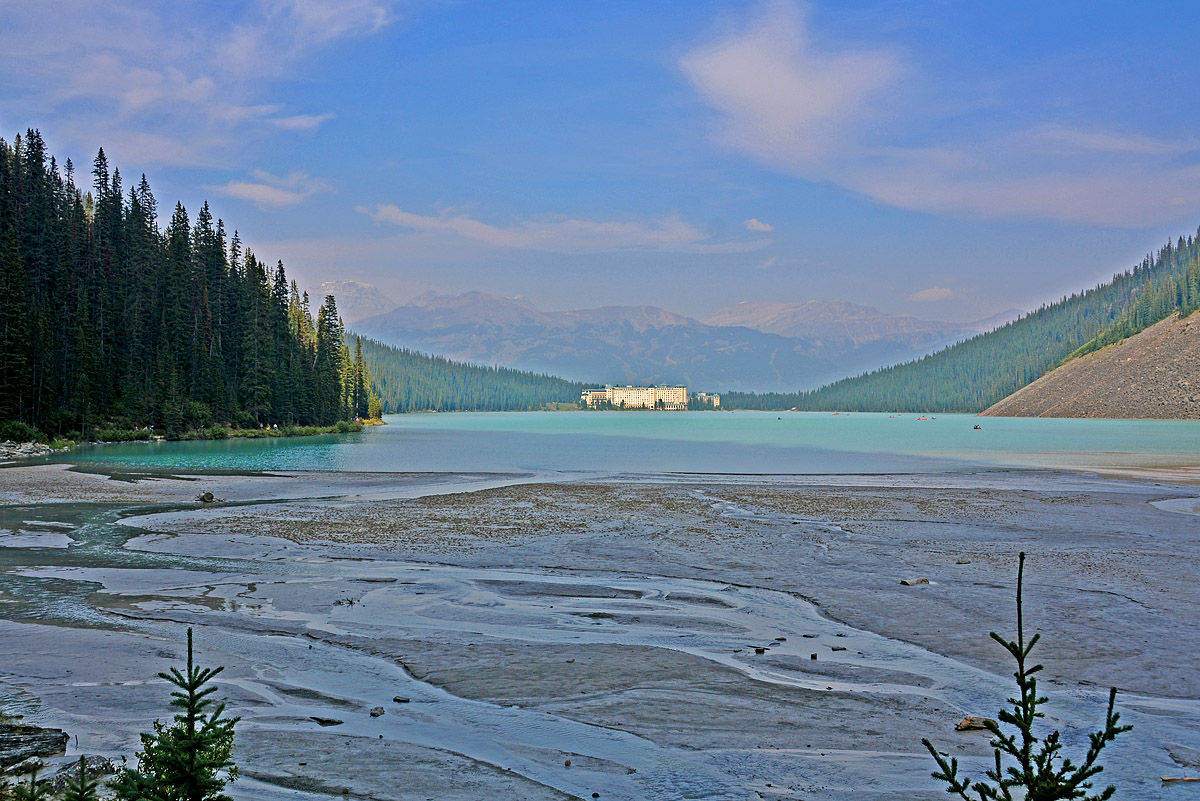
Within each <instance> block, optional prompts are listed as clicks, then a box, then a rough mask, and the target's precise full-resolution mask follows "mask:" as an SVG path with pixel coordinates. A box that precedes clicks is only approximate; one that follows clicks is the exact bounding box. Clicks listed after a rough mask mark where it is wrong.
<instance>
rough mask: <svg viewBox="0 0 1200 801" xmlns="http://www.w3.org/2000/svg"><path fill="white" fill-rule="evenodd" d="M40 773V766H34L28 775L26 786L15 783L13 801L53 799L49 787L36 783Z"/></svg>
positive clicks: (47, 800)
mask: <svg viewBox="0 0 1200 801" xmlns="http://www.w3.org/2000/svg"><path fill="white" fill-rule="evenodd" d="M40 771H41V766H40V765H35V766H34V768H33V770H32V771H30V773H29V783H28V784H23V783H21V782H17V786H16V787H15V788H13V801H50V799H51V798H53V797H54V793H52V792H51V791H50V786H49V785H47V784H44V783H43V784H39V783H38V773H39V772H40Z"/></svg>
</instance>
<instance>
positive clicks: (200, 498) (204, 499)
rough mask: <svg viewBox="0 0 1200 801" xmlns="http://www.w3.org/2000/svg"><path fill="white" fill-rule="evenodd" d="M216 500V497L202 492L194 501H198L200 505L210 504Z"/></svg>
mask: <svg viewBox="0 0 1200 801" xmlns="http://www.w3.org/2000/svg"><path fill="white" fill-rule="evenodd" d="M216 499H217V498H216V496H215V495H213V494H212V493H211V492H202V493H200V494H199V495H197V496H196V500H198V501H200V503H212V502H213V501H215V500H216Z"/></svg>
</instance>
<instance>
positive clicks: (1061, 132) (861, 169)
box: [679, 2, 1200, 226]
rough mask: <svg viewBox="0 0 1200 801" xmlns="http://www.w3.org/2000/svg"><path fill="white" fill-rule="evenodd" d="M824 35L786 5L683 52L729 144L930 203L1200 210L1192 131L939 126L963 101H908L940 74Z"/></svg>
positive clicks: (793, 170)
mask: <svg viewBox="0 0 1200 801" xmlns="http://www.w3.org/2000/svg"><path fill="white" fill-rule="evenodd" d="M818 38H819V37H818V36H817V35H815V34H814V33H813V31H812V30H811V26H810V25H809V23H808V20H807V19H806V17H805V15H804V13H803V12H801V11H800V10H799V9H798V8H797V7H796V6H795V5H792V4H790V3H787V2H777V3H775V4H773V5H770V6H768V7H767V8H766V10H765V12H763V13H762V14H761V16H760V17H759V18H758V19H756V20H754V21H752V22H751V23H749V24H747V25H745V26H743V27H741V28H738V29H731V30H727V31H725V32H724V33H723V34H722V35H720V36H718V37H717V38H715V39H714V40H713V41H710V42H708V43H705V44H703V45H700V46H698V47H696V48H694V49H693V50H691V51H690V52H688V53H686V54H684V56H683V57H682V58H681V59H680V61H679V67H680V69H681V70H682V72H683V74H684V75H685V76H686V77H687V78H688V80H689V81H690V82H691V84H692V86H693V88H694V89H695V90H696V92H697V94H698V95H699V96H700V98H702V99H703V100H704V102H705V103H706V104H707V105H709V106H710V107H711V108H712V109H714V110H715V111H716V112H717V113H718V117H717V129H716V138H717V141H718V142H719V143H720V144H721V145H723V146H725V147H728V148H730V149H734V150H739V151H741V152H743V153H746V154H748V155H750V156H752V157H753V158H755V159H758V160H760V161H762V162H764V163H767V164H769V165H772V166H775V167H778V168H780V169H781V170H783V171H785V172H787V173H790V174H792V175H795V176H797V177H800V178H802V179H805V180H811V181H821V182H829V183H834V184H838V185H840V186H843V187H846V188H849V189H851V190H853V191H856V192H859V193H862V194H864V195H867V196H869V197H871V198H874V199H876V200H879V201H882V202H884V203H888V204H890V205H895V206H899V207H902V208H908V209H916V210H921V211H932V212H938V213H945V214H951V215H966V216H977V217H1033V218H1042V219H1058V220H1070V221H1075V222H1080V223H1090V224H1096V223H1100V224H1109V225H1122V226H1143V225H1151V224H1156V223H1165V222H1169V221H1174V220H1178V219H1181V218H1183V217H1186V216H1187V215H1189V214H1195V213H1198V212H1200V189H1198V188H1197V187H1198V186H1200V140H1198V139H1196V138H1195V137H1183V138H1180V139H1178V140H1171V139H1166V138H1161V137H1160V138H1154V137H1149V136H1146V135H1143V134H1141V133H1138V132H1136V131H1117V130H1109V129H1107V128H1104V127H1103V126H1086V125H1077V124H1073V125H1066V124H1062V123H1060V122H1057V121H1055V120H1053V119H1047V120H1043V121H1035V122H1033V123H1030V122H1028V119H1027V109H1024V108H1022V109H1012V110H1010V115H1009V116H1008V117H1005V115H1004V110H998V111H997V112H996V114H995V119H994V120H993V121H992V122H991V123H990V124H989V127H988V129H987V131H988V133H986V134H984V135H975V136H969V135H967V136H964V137H953V136H951V135H949V134H943V133H941V131H942V130H945V129H951V128H953V126H952V125H941V124H940V123H941V121H942V119H943V118H944V119H946V120H950V121H953V120H954V119H955V116H956V114H958V113H959V111H960V110H959V109H957V108H955V107H953V106H952V105H951V104H949V103H948V104H947V106H946V107H945V108H942V109H938V108H930V107H929V104H928V103H924V104H922V103H921V102H903V100H904V99H910V98H913V97H921V96H925V97H928V96H937V95H939V92H938V91H936V90H937V89H939V87H938V86H937V80H938V78H937V77H934V76H924V80H923V81H922V80H921V78H922V76H918V75H913V74H912V71H911V70H909V69H907V68H906V67H905V65H904V63H903V60H902V59H901V57H900V56H899V55H897V51H895V50H894V49H891V48H888V47H881V46H854V47H850V46H836V45H831V46H827V47H819V46H818V45H817V44H815V41H816V40H817V39H818ZM921 82H923V83H925V84H926V85H925V86H923V87H920V90H918V91H913V88H914V85H915V84H917V83H921ZM931 89H932V90H935V91H930V90H931ZM897 98H901V100H897ZM1006 121H1008V122H1007V125H1006Z"/></svg>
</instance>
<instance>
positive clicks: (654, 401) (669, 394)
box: [580, 386, 721, 411]
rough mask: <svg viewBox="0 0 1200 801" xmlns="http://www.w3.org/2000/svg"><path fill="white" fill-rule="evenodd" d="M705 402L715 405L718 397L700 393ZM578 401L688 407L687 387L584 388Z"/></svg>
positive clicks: (670, 408)
mask: <svg viewBox="0 0 1200 801" xmlns="http://www.w3.org/2000/svg"><path fill="white" fill-rule="evenodd" d="M697 397H702V398H703V400H705V401H706V402H707V403H709V404H711V405H712V406H713V407H716V406H718V405H719V404H720V402H721V401H720V397H719V396H717V395H707V394H705V393H700V395H698V396H697ZM580 401H581V402H582V403H583V405H585V406H587V407H588V408H595V407H597V406H610V407H612V408H616V409H663V410H666V411H683V410H686V409H687V408H688V392H687V387H668V386H661V387H634V386H624V387H613V386H608V387H605V388H604V389H585V390H584V391H583V394H582V395H581V396H580Z"/></svg>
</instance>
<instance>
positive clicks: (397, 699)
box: [392, 695, 408, 704]
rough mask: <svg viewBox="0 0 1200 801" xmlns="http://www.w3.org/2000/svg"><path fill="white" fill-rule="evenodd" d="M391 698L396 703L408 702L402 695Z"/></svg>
mask: <svg viewBox="0 0 1200 801" xmlns="http://www.w3.org/2000/svg"><path fill="white" fill-rule="evenodd" d="M392 700H393V701H395V702H396V703H397V704H407V703H408V699H407V698H405V697H404V696H403V695H397V696H396V697H395V698H393V699H392Z"/></svg>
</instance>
